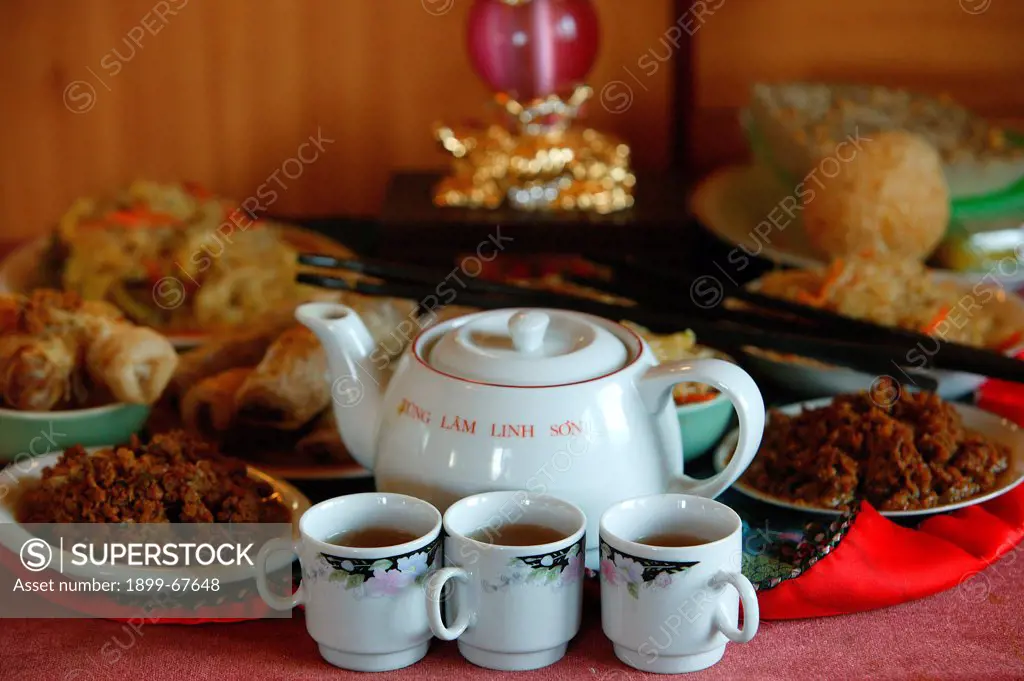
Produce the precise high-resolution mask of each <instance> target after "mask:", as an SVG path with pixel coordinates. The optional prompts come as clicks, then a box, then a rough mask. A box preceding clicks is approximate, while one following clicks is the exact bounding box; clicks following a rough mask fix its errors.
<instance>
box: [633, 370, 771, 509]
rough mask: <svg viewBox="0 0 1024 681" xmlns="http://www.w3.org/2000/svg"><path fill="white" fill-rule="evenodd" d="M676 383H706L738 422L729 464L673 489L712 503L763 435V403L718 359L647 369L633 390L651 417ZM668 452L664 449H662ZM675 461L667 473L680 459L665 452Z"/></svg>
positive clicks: (749, 382)
mask: <svg viewBox="0 0 1024 681" xmlns="http://www.w3.org/2000/svg"><path fill="white" fill-rule="evenodd" d="M676 383H706V384H708V385H712V386H714V387H715V388H718V390H720V391H721V392H722V393H723V394H725V396H726V397H728V398H729V401H730V402H732V406H733V408H735V409H736V415H737V417H738V418H739V422H740V428H739V439H738V440H737V444H736V453H735V454H733V457H732V459H731V460H730V461H729V464H728V465H727V466H726V467H725V468H724V469H722V470H721V472H719V473H718V474H717V475H712V476H711V477H710V478H707V479H706V480H697V479H695V478H691V477H688V476H686V475H682V476H680V477H679V478H677V479H676V483H675V485H674V487H675V489H677V490H679V491H681V492H683V493H685V494H693V495H695V496H699V497H707V498H709V499H714V498H715V497H716V496H718V495H719V494H721V493H722V492H724V491H725V489H726V488H727V487H729V485H731V484H732V483H734V482H736V478H738V477H740V475H741V474H742V473H743V471H745V470H747V466H749V465H750V462H751V461H752V460H753V459H754V455H755V454H757V448H758V447H759V446H760V445H761V436H762V435H763V434H764V399H763V398H762V397H761V391H760V390H759V389H758V387H757V384H756V383H754V379H752V378H751V377H750V374H748V373H747V372H746V371H744V370H743V369H741V368H739V367H738V366H736V365H735V364H732V363H731V362H726V361H724V360H720V359H696V360H692V361H689V362H666V363H665V364H659V365H657V366H654V367H651V368H650V369H648V370H647V371H646V372H645V373H644V375H643V376H641V377H640V379H639V380H638V381H637V382H636V387H637V390H639V391H640V397H641V399H643V401H644V405H645V406H646V407H647V409H648V411H649V412H650V413H651V414H659V413H661V411H662V410H663V409H664V408H665V405H666V404H667V403H668V400H669V399H670V396H671V393H672V387H673V386H674V385H675V384H676ZM666 449H668V447H666ZM666 454H667V455H668V456H670V457H674V458H675V457H678V461H676V460H673V461H672V462H670V464H674V465H672V466H671V467H670V468H669V470H679V462H681V461H682V455H681V453H680V452H678V451H667V452H666Z"/></svg>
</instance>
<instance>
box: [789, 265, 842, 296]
mask: <svg viewBox="0 0 1024 681" xmlns="http://www.w3.org/2000/svg"><path fill="white" fill-rule="evenodd" d="M845 269H846V262H845V261H844V260H843V259H842V258H836V259H835V260H833V261H832V264H831V265H829V266H828V269H827V270H825V275H824V277H823V278H822V280H821V286H820V287H819V288H818V291H817V292H816V293H811V292H809V291H797V294H796V301H797V302H798V303H802V304H804V305H810V306H811V307H822V306H824V305H825V303H826V302H827V301H828V294H829V289H831V288H832V287H833V286H834V285H835V283H836V282H837V281H839V277H841V276H843V271H844V270H845Z"/></svg>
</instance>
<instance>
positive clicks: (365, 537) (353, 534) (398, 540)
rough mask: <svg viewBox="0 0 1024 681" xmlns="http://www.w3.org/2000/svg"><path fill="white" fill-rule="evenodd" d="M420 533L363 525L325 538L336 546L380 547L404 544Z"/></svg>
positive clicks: (325, 540)
mask: <svg viewBox="0 0 1024 681" xmlns="http://www.w3.org/2000/svg"><path fill="white" fill-rule="evenodd" d="M418 536H419V535H417V534H413V533H412V532H409V531H408V530H400V529H398V528H396V527H361V528H359V529H355V530H342V531H341V532H336V533H335V534H332V535H331V536H329V537H327V539H324V542H326V543H328V544H334V545H335V546H351V547H354V548H357V549H370V548H379V547H381V546H394V545H395V544H404V543H406V542H410V541H412V540H413V539H416V538H417V537H418Z"/></svg>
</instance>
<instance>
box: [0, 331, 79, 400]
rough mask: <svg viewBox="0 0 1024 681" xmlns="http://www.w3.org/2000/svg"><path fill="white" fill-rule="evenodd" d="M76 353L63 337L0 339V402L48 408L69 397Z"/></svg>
mask: <svg viewBox="0 0 1024 681" xmlns="http://www.w3.org/2000/svg"><path fill="white" fill-rule="evenodd" d="M74 371H75V353H74V352H73V348H72V347H71V346H70V344H69V343H67V342H66V341H65V340H64V339H63V338H54V337H49V338H37V337H35V336H30V335H14V336H7V337H4V338H0V398H2V399H0V403H2V404H3V405H4V406H7V407H10V408H12V409H19V410H22V411H49V410H50V409H52V408H53V407H54V406H55V405H57V404H59V403H61V402H67V401H69V400H70V399H71V397H72V390H73V385H72V384H73V382H74Z"/></svg>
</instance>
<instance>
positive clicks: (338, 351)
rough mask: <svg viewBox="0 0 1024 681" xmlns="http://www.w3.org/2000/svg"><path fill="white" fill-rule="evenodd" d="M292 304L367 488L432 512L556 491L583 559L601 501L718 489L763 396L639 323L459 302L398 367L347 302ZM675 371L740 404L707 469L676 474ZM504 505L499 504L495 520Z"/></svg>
mask: <svg viewBox="0 0 1024 681" xmlns="http://www.w3.org/2000/svg"><path fill="white" fill-rule="evenodd" d="M296 317H297V318H298V320H299V321H300V322H302V323H303V324H305V325H306V326H307V327H309V328H310V329H311V330H312V331H313V332H314V333H316V335H317V337H318V338H319V339H320V342H321V343H322V344H323V346H324V347H325V348H326V350H327V355H328V360H329V366H330V371H331V375H332V376H331V378H332V380H333V389H332V394H333V396H334V414H335V418H336V419H337V422H338V427H339V429H340V432H341V438H342V440H343V441H344V443H345V446H346V448H347V449H348V450H349V452H350V453H351V454H352V456H353V457H354V458H355V460H356V461H358V462H359V463H360V464H361V465H363V466H365V467H366V468H368V469H371V470H373V471H374V475H375V478H376V484H377V489H378V490H380V491H385V492H401V493H405V494H410V495H412V496H416V497H419V498H421V499H424V500H426V501H429V502H430V503H432V504H434V505H435V506H437V507H438V508H439V509H440V510H441V511H444V510H445V509H446V508H447V507H448V506H449V505H451V504H452V503H454V502H455V501H457V500H459V499H461V498H463V497H465V496H468V495H471V494H476V493H479V492H484V491H489V490H517V489H523V490H529V491H531V492H534V493H546V494H552V495H555V496H558V497H561V498H564V499H566V500H568V501H570V502H572V503H575V504H577V505H578V506H580V507H581V508H582V509H583V511H584V512H585V513H586V515H587V522H588V525H587V534H588V540H587V547H588V551H587V554H588V555H587V565H588V566H589V567H592V568H594V567H596V565H597V562H598V558H597V536H598V520H599V519H600V517H601V513H602V512H603V511H604V510H605V509H606V508H607V507H608V506H610V505H611V504H613V503H615V502H617V501H620V500H623V499H627V498H630V497H637V496H643V495H647V494H657V493H661V492H668V491H677V492H685V493H688V494H696V495H700V496H704V497H715V496H717V495H718V494H720V493H721V492H722V491H723V490H724V489H726V488H727V487H728V486H729V485H731V484H732V483H733V482H734V481H735V480H736V478H737V477H739V475H740V474H741V473H742V472H743V471H744V470H745V469H746V468H747V466H748V465H749V463H750V461H751V459H752V458H753V457H754V454H755V453H756V452H757V448H758V446H759V445H760V442H761V434H762V431H763V429H764V419H765V411H764V402H763V401H762V399H761V393H760V391H759V390H758V388H757V385H756V384H755V383H754V381H753V379H751V378H750V376H749V375H748V374H747V373H746V372H745V371H743V370H742V369H741V368H739V367H738V366H736V365H734V364H730V363H728V362H724V361H722V360H717V359H700V360H694V361H689V362H672V363H666V364H658V362H657V360H656V359H655V358H654V356H653V354H652V352H651V349H650V347H649V346H648V345H647V343H645V342H644V341H643V340H641V338H640V337H639V336H637V335H636V334H635V333H633V332H632V331H631V330H629V329H627V328H626V327H624V326H622V325H620V324H616V323H615V322H612V321H609V320H606V319H602V318H600V317H594V316H591V315H586V314H580V313H577V312H571V311H567V310H554V309H507V310H490V311H485V312H478V313H474V314H469V315H466V316H463V317H458V318H456V319H452V320H449V321H447V322H443V323H441V324H438V325H436V326H434V327H432V328H427V329H426V330H424V331H422V332H421V333H420V334H419V335H418V336H417V337H416V338H415V340H413V341H412V343H411V344H410V346H409V347H408V349H407V350H406V351H405V353H404V354H403V355H402V356H401V357H400V358H399V359H398V360H396V361H397V365H396V366H395V367H394V370H393V372H389V371H388V369H389V368H390V367H389V366H388V364H389V362H390V361H391V360H390V359H389V355H388V353H387V352H386V350H385V349H384V348H383V347H375V346H374V343H373V341H372V339H371V337H370V334H369V332H368V331H367V329H366V327H365V326H364V325H363V322H362V321H361V320H360V318H359V316H358V315H357V314H356V313H355V312H354V311H353V310H352V309H351V308H348V307H345V306H343V305H337V304H333V303H308V304H306V305H302V306H300V307H299V308H298V310H297V312H296ZM389 374H390V380H388V378H387V377H388V375H389ZM682 382H697V383H706V384H709V385H712V386H714V387H716V388H718V389H719V390H720V391H722V392H723V393H725V394H726V395H727V396H728V397H729V399H730V400H731V401H732V403H733V405H734V406H735V408H736V412H737V414H738V416H739V444H738V447H737V450H736V453H735V455H734V456H733V457H732V460H731V461H730V462H729V464H728V466H726V468H725V470H723V471H721V472H720V473H718V474H717V475H715V476H713V477H711V478H708V479H706V480H696V479H693V478H689V477H686V476H685V475H683V452H682V439H681V436H680V433H679V424H678V420H677V418H676V416H675V413H674V409H673V402H672V399H671V393H672V386H674V385H675V384H676V383H682ZM515 514H516V509H515V508H510V509H508V513H507V514H505V517H501V518H495V519H494V525H495V526H497V525H498V524H500V523H502V522H514V521H515V517H516V516H515Z"/></svg>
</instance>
